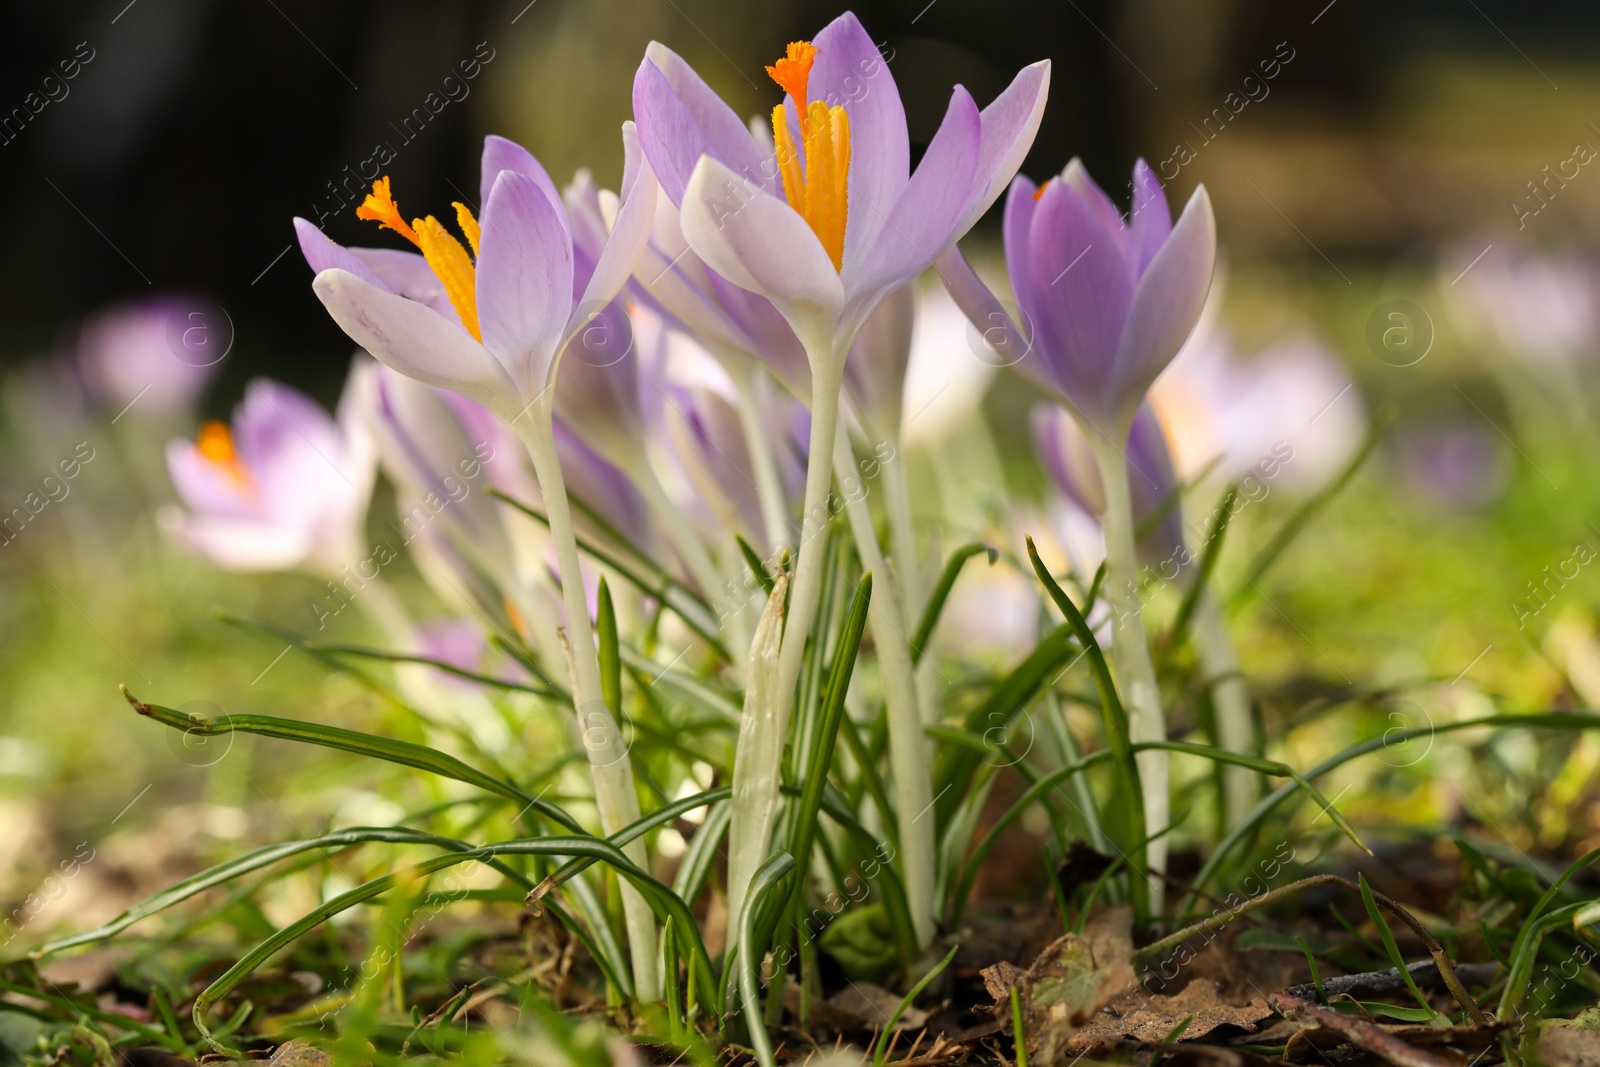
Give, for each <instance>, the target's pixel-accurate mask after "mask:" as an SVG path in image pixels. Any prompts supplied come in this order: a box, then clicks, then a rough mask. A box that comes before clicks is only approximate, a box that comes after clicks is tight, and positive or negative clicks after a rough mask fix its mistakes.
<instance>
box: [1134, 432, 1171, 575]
mask: <svg viewBox="0 0 1600 1067" xmlns="http://www.w3.org/2000/svg"><path fill="white" fill-rule="evenodd" d="M1127 455H1128V487H1129V495H1130V496H1131V497H1132V498H1133V516H1134V521H1135V522H1143V521H1145V520H1146V519H1148V518H1150V517H1152V516H1154V515H1155V514H1156V513H1157V512H1158V511H1159V510H1160V509H1162V508H1166V509H1167V510H1166V514H1165V515H1164V516H1163V517H1162V519H1161V521H1160V522H1158V523H1157V524H1156V526H1155V528H1154V529H1152V530H1151V531H1150V532H1149V533H1147V534H1145V536H1144V537H1143V538H1141V539H1140V541H1139V551H1140V553H1141V555H1143V556H1145V557H1146V560H1147V561H1150V560H1152V559H1153V560H1155V561H1161V560H1165V559H1167V558H1168V557H1169V556H1171V555H1172V553H1173V550H1174V549H1177V548H1179V547H1181V546H1182V545H1183V509H1182V508H1181V507H1180V506H1179V504H1178V503H1177V502H1176V501H1174V500H1173V499H1172V494H1173V493H1175V492H1176V491H1177V489H1178V476H1177V475H1176V474H1175V473H1174V472H1173V469H1172V453H1171V452H1170V451H1169V450H1168V448H1167V434H1166V431H1165V430H1164V429H1162V426H1161V420H1160V419H1159V418H1157V417H1156V413H1155V409H1154V408H1152V407H1151V406H1150V404H1149V402H1148V401H1146V402H1145V403H1142V404H1140V405H1139V410H1138V411H1136V412H1135V413H1134V416H1133V426H1132V429H1131V430H1130V431H1129V433H1128V451H1127Z"/></svg>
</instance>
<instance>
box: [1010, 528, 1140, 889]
mask: <svg viewBox="0 0 1600 1067" xmlns="http://www.w3.org/2000/svg"><path fill="white" fill-rule="evenodd" d="M1028 558H1029V559H1030V560H1032V561H1033V570H1034V573H1035V574H1037V575H1038V576H1039V580H1040V581H1041V582H1042V583H1044V587H1045V589H1046V591H1048V592H1049V594H1050V599H1051V600H1053V601H1055V605H1056V607H1057V608H1059V609H1060V611H1061V614H1062V615H1064V616H1066V619H1067V624H1068V625H1069V626H1071V627H1072V629H1073V631H1074V632H1075V633H1076V634H1077V637H1078V642H1079V644H1081V645H1082V646H1083V648H1084V651H1085V653H1086V654H1087V656H1088V659H1089V671H1090V673H1091V674H1092V675H1094V683H1095V688H1096V689H1097V690H1099V692H1100V714H1101V721H1102V722H1103V723H1104V725H1105V732H1106V745H1107V747H1108V748H1110V750H1111V753H1112V757H1113V759H1114V760H1115V763H1116V766H1117V771H1118V774H1117V793H1118V795H1119V796H1120V798H1121V800H1120V802H1119V804H1118V806H1119V807H1121V808H1122V809H1123V811H1122V818H1123V822H1124V824H1125V826H1126V837H1125V842H1126V843H1128V844H1132V843H1133V842H1135V841H1139V840H1142V839H1143V838H1144V836H1145V825H1144V800H1143V792H1142V790H1141V787H1140V783H1139V767H1138V765H1137V763H1135V761H1134V758H1133V747H1132V745H1133V743H1132V740H1131V739H1130V737H1129V734H1128V716H1127V713H1126V712H1125V711H1124V710H1123V708H1122V700H1121V698H1119V697H1118V696H1117V687H1116V685H1115V684H1114V683H1113V682H1112V680H1111V668H1110V667H1108V666H1107V665H1106V658H1105V655H1104V654H1103V653H1102V652H1101V651H1100V643H1099V642H1098V641H1096V640H1095V636H1094V631H1093V630H1092V629H1090V627H1089V623H1088V621H1087V620H1086V619H1084V617H1083V613H1082V612H1080V611H1079V610H1078V606H1077V605H1076V604H1074V603H1073V602H1072V598H1070V597H1068V596H1067V594H1066V593H1065V592H1064V591H1063V590H1062V588H1061V586H1059V585H1057V584H1056V580H1055V579H1054V578H1052V577H1051V576H1050V570H1049V568H1048V567H1046V566H1045V565H1044V561H1043V560H1041V559H1040V558H1039V550H1038V549H1037V548H1035V547H1034V544H1033V538H1031V537H1030V538H1028ZM1133 874H1134V877H1132V878H1130V879H1129V889H1130V892H1131V894H1132V896H1133V901H1134V910H1135V911H1136V912H1137V913H1138V914H1139V915H1141V916H1142V915H1144V914H1145V913H1146V911H1147V909H1148V899H1147V898H1148V895H1149V888H1148V885H1146V884H1143V883H1145V882H1146V879H1145V878H1144V871H1143V870H1135V871H1134V872H1133Z"/></svg>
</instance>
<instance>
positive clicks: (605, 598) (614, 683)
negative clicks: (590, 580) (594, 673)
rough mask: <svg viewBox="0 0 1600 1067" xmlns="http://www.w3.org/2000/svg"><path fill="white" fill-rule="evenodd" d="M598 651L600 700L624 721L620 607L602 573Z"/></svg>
mask: <svg viewBox="0 0 1600 1067" xmlns="http://www.w3.org/2000/svg"><path fill="white" fill-rule="evenodd" d="M594 629H595V639H596V654H597V655H598V657H599V660H600V699H601V700H603V701H605V705H606V710H607V711H609V712H611V717H612V718H613V719H615V720H616V721H617V722H621V721H622V657H621V655H620V654H619V652H618V649H617V644H618V642H617V609H616V607H615V606H614V605H613V604H612V603H611V588H610V586H608V585H606V576H605V575H603V574H602V575H601V576H600V603H599V609H598V610H597V611H596V612H595V625H594Z"/></svg>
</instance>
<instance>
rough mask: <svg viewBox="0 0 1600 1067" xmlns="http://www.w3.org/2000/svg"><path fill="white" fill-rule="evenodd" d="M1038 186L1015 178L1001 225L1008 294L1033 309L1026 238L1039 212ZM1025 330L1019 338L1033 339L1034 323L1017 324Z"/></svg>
mask: <svg viewBox="0 0 1600 1067" xmlns="http://www.w3.org/2000/svg"><path fill="white" fill-rule="evenodd" d="M1038 191H1039V187H1038V186H1037V185H1035V184H1033V182H1032V181H1030V180H1029V179H1028V178H1026V177H1024V176H1023V175H1021V174H1019V175H1017V178H1016V180H1015V181H1013V182H1012V183H1011V191H1010V192H1009V193H1007V194H1006V209H1005V218H1004V221H1003V223H1002V230H1003V237H1004V241H1005V255H1006V274H1008V275H1009V276H1010V278H1011V292H1012V294H1013V295H1014V296H1015V297H1016V298H1017V303H1018V304H1019V305H1020V306H1021V307H1023V308H1029V307H1032V306H1033V267H1032V260H1031V259H1030V258H1029V256H1028V235H1029V233H1030V231H1031V230H1032V228H1033V215H1034V212H1035V211H1037V210H1038V207H1039V200H1038V197H1037V195H1036V194H1037V193H1038ZM1017 325H1019V326H1021V327H1022V329H1023V330H1024V331H1025V332H1024V333H1023V334H1022V335H1021V336H1024V337H1029V338H1031V337H1032V336H1033V324H1032V323H1029V322H1020V323H1018V324H1017Z"/></svg>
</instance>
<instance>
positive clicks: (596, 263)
mask: <svg viewBox="0 0 1600 1067" xmlns="http://www.w3.org/2000/svg"><path fill="white" fill-rule="evenodd" d="M623 144H624V149H625V155H626V161H625V163H624V167H623V181H622V193H621V195H620V198H619V201H618V205H617V207H616V210H615V214H614V220H615V221H614V224H613V225H612V227H611V229H610V233H609V236H608V238H607V239H606V241H605V242H604V244H603V246H602V247H601V248H600V249H599V250H598V254H597V255H595V256H594V257H593V261H592V262H591V261H590V260H589V259H588V258H584V259H581V260H580V259H577V258H576V257H575V256H574V248H573V234H572V230H571V227H570V223H569V221H568V218H567V212H566V208H565V206H564V204H563V202H562V199H561V196H560V195H559V194H558V193H557V192H556V188H555V185H554V184H553V183H552V182H551V181H550V176H549V175H548V174H546V173H545V170H544V168H543V167H542V166H540V164H539V162H538V160H536V159H534V158H533V156H532V155H531V154H530V153H529V152H528V151H527V150H526V149H524V148H522V147H520V146H518V145H516V144H513V143H512V142H510V141H507V140H505V139H504V138H500V137H489V138H487V139H486V140H485V142H484V149H483V170H482V181H481V185H480V195H481V198H482V200H481V203H482V205H483V219H482V222H481V225H480V223H479V220H478V219H476V218H475V217H474V216H473V214H472V211H471V210H470V209H469V208H468V207H467V206H466V205H464V204H456V205H455V210H456V219H457V222H458V225H459V227H460V229H461V232H462V234H463V236H465V237H466V239H467V245H469V246H470V247H471V249H472V254H471V255H469V254H468V250H467V248H466V247H464V246H463V245H462V244H461V242H460V241H459V240H457V239H456V238H455V237H454V236H453V235H452V234H451V233H450V232H449V231H448V230H447V229H446V228H445V226H444V224H443V223H441V222H440V221H439V220H438V219H436V218H435V217H433V216H432V215H429V216H427V217H425V218H419V219H413V220H412V221H411V222H410V223H407V222H406V221H405V219H404V217H403V216H402V215H401V214H400V209H399V207H398V206H397V205H396V203H395V200H394V198H393V196H392V194H391V192H390V188H389V182H388V179H387V178H384V179H380V180H379V181H378V182H376V183H374V186H373V192H372V195H370V196H369V197H368V198H367V200H366V202H365V203H364V204H363V205H362V207H361V208H360V209H358V212H357V213H358V214H359V215H361V216H362V217H363V218H367V219H371V220H373V221H376V222H378V223H379V224H380V225H381V226H382V227H384V228H386V229H389V230H393V231H394V232H395V233H397V234H399V235H400V236H401V237H403V238H405V239H406V240H408V241H410V242H411V243H412V244H414V245H415V246H416V247H417V249H418V252H417V253H409V252H397V251H389V250H381V249H377V250H375V249H346V248H343V247H341V246H339V245H337V244H335V243H334V242H332V241H331V240H329V239H328V238H327V237H325V236H324V235H323V234H322V233H321V232H320V231H319V230H317V228H316V227H315V226H313V225H312V224H311V223H310V222H308V221H306V220H305V219H296V220H295V229H296V232H297V233H298V234H299V238H300V249H301V252H302V253H304V255H305V257H306V261H307V262H308V263H309V264H310V265H311V267H312V269H313V270H315V271H317V278H316V281H315V283H314V288H315V289H316V293H317V296H318V297H319V298H320V299H321V300H322V302H323V304H324V305H326V307H327V308H328V312H329V313H330V314H331V315H332V316H333V318H334V320H335V321H336V322H338V323H339V325H340V326H341V327H343V329H344V331H345V332H346V333H347V334H349V335H350V336H351V337H352V338H353V339H354V340H355V341H356V342H357V343H358V344H360V345H361V346H362V347H364V348H366V349H367V350H368V351H370V352H371V353H372V354H373V355H375V356H377V357H378V359H380V360H382V361H383V362H384V363H386V364H388V365H389V366H391V367H393V368H394V369H395V370H397V371H399V372H400V373H402V374H405V375H407V376H409V377H412V378H416V379H417V380H418V381H422V382H426V383H428V384H429V385H436V386H440V387H442V388H445V389H450V390H453V391H454V392H457V393H460V394H461V395H463V396H466V397H469V398H471V399H472V400H475V401H477V402H478V403H480V404H482V405H484V406H485V407H487V408H489V409H490V410H492V411H494V412H495V413H496V414H497V415H499V416H500V417H501V418H503V419H506V420H507V421H508V422H509V421H514V420H516V419H517V418H518V417H520V416H521V415H522V414H523V413H524V412H525V411H526V410H527V409H528V408H529V406H530V405H532V404H533V403H534V402H535V401H536V400H538V399H540V398H541V397H542V396H543V395H544V393H545V391H546V389H547V388H548V386H549V385H550V381H551V378H552V377H553V375H554V370H555V365H556V359H557V356H558V355H559V354H560V353H561V352H562V351H563V349H565V348H566V346H567V344H568V343H569V342H570V341H571V340H572V339H573V338H574V337H575V336H576V335H577V334H578V332H579V331H581V330H582V329H583V328H584V327H585V326H586V325H587V324H588V322H589V320H590V317H591V314H592V310H593V309H596V308H602V307H604V306H605V305H606V304H607V303H609V302H610V300H611V298H612V297H614V296H615V295H616V294H617V292H618V290H619V289H621V287H622V285H623V283H624V282H626V281H627V279H628V275H629V273H630V272H631V271H632V269H633V260H634V257H635V256H636V255H637V253H638V250H639V247H640V246H641V245H642V244H643V243H644V241H645V239H646V238H647V237H648V235H649V230H650V222H651V218H652V215H653V209H654V206H655V188H656V185H655V178H654V176H653V175H652V174H651V172H650V168H649V166H648V165H647V164H646V163H645V162H644V160H643V157H642V154H641V153H640V152H639V150H638V147H637V140H636V138H635V136H634V132H633V126H632V123H628V124H625V126H624V128H623Z"/></svg>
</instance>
